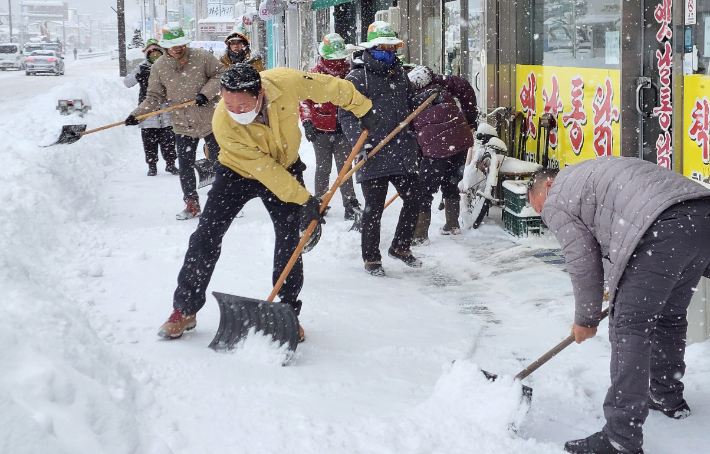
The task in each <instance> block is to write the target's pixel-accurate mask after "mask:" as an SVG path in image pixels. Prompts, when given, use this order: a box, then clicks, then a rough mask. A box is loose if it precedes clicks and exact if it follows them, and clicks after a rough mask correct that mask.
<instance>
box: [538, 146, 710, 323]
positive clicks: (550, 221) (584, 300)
mask: <svg viewBox="0 0 710 454" xmlns="http://www.w3.org/2000/svg"><path fill="white" fill-rule="evenodd" d="M703 197H710V190H708V189H707V188H705V187H704V186H702V185H701V184H699V183H697V182H695V181H693V180H691V179H689V178H686V177H684V176H683V175H681V174H679V173H676V172H673V171H671V170H668V169H664V168H663V167H660V166H658V165H656V164H653V163H650V162H647V161H643V160H641V159H638V158H622V157H618V156H608V157H603V158H596V159H590V160H588V161H583V162H580V163H577V164H573V165H571V166H569V167H565V168H564V169H562V170H560V172H559V174H558V175H557V177H556V178H555V180H554V182H553V183H552V186H551V187H550V191H549V194H548V196H547V200H546V201H545V204H544V205H543V207H542V219H543V220H544V221H545V224H547V226H548V227H549V228H550V230H551V231H552V232H553V233H554V234H555V236H556V237H557V241H559V243H560V246H561V247H562V251H563V252H564V256H565V263H566V265H567V271H568V272H569V275H570V279H571V280H572V288H573V290H574V300H575V318H574V319H575V323H576V324H577V325H580V326H586V327H593V326H597V325H598V324H599V318H600V316H601V310H602V298H603V294H604V277H605V271H606V278H607V281H608V285H609V304H610V305H613V304H614V298H615V296H616V291H617V287H618V285H619V281H620V280H621V276H622V275H623V273H624V269H626V266H627V264H628V263H629V259H630V258H631V256H632V255H633V253H634V250H635V249H636V246H637V245H638V243H639V241H640V240H641V237H643V235H644V233H646V231H647V230H648V228H649V227H650V226H651V224H653V222H654V221H655V220H656V218H658V216H659V215H660V214H661V213H663V211H665V210H666V209H667V208H670V207H671V206H672V205H675V204H677V203H680V202H683V201H686V200H692V199H699V198H703ZM679 235H682V232H679ZM662 260H663V259H662V258H660V257H659V264H660V263H661V262H662ZM706 274H707V271H706Z"/></svg>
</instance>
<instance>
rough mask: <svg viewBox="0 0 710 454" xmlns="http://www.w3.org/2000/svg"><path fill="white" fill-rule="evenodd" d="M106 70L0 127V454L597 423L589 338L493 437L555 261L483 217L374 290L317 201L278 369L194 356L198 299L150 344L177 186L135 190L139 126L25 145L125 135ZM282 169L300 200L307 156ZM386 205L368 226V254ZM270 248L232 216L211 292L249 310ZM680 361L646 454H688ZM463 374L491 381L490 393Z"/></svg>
mask: <svg viewBox="0 0 710 454" xmlns="http://www.w3.org/2000/svg"><path fill="white" fill-rule="evenodd" d="M116 72H117V71H111V72H109V71H104V70H102V71H94V72H88V74H87V75H86V76H84V77H83V78H78V79H76V80H72V81H71V82H68V84H69V85H72V86H76V87H81V88H83V89H85V90H88V91H90V94H91V98H92V102H93V109H92V111H91V112H90V113H89V114H88V115H86V116H85V117H84V119H83V120H82V119H79V118H78V117H60V116H59V114H58V113H57V112H56V111H55V110H54V107H55V105H56V97H55V96H54V93H55V92H56V91H57V90H60V89H66V88H71V86H70V87H67V86H63V87H57V88H55V89H52V91H50V92H49V93H44V94H41V95H38V96H37V97H35V98H34V99H32V100H28V101H23V103H24V105H22V106H20V105H11V106H9V107H10V109H9V110H10V111H11V112H18V113H13V114H7V113H0V124H2V125H3V126H2V137H3V139H4V143H5V146H4V147H3V148H4V153H3V158H4V159H3V166H2V168H0V200H3V210H2V211H3V213H4V214H3V215H2V216H1V218H2V220H1V221H0V287H1V288H2V289H3V292H2V293H3V303H2V305H0V314H2V318H3V321H4V323H3V327H2V328H1V329H0V362H2V364H3V366H4V367H3V368H2V371H0V408H1V409H2V411H0V452H2V453H5V452H7V453H13V454H15V453H39V452H52V453H72V454H74V453H77V454H84V453H86V454H89V453H91V454H95V453H156V454H167V453H176V454H182V453H186V454H187V453H198V452H199V453H224V452H230V453H277V452H301V453H323V454H325V453H329V454H330V453H422V454H423V453H464V452H465V453H471V452H474V453H497V454H498V453H561V452H563V451H562V444H563V443H564V441H566V440H569V439H572V438H580V437H585V436H587V435H589V434H591V433H592V432H596V431H597V430H599V429H600V428H601V427H602V425H603V414H602V406H601V404H602V401H603V399H604V395H605V393H606V388H607V386H608V382H609V379H608V358H609V346H608V341H607V339H606V336H607V331H606V328H605V324H602V328H601V329H600V331H599V335H598V336H597V337H596V338H594V339H592V340H590V341H588V342H585V343H584V344H582V345H576V344H575V345H572V346H571V347H569V348H568V349H567V350H566V351H565V352H563V353H561V354H560V355H559V356H558V357H557V358H555V359H553V360H552V361H551V362H550V363H548V364H547V365H545V366H543V368H541V369H540V370H539V371H537V372H535V373H534V374H533V375H532V376H531V377H530V378H529V379H528V380H527V381H526V384H528V385H530V386H532V387H533V388H534V391H535V393H534V398H533V405H532V408H531V409H530V412H529V413H528V414H527V417H526V419H525V422H524V424H523V425H522V426H521V427H520V429H519V430H518V432H517V433H513V432H511V431H509V429H508V425H509V422H510V421H511V420H512V419H513V417H514V413H515V412H516V410H517V408H518V401H519V397H520V391H519V386H518V385H515V384H513V383H512V382H511V378H510V377H511V376H512V375H515V374H516V373H517V372H519V371H520V370H521V369H522V368H524V367H525V366H526V365H527V364H528V363H530V362H531V361H533V360H534V359H536V358H537V357H538V356H540V355H542V354H543V353H544V352H545V351H547V350H548V349H549V348H551V347H552V346H554V345H555V344H556V343H557V342H559V341H560V340H561V339H563V338H564V337H566V336H567V335H568V334H569V328H570V325H571V320H572V313H573V303H572V294H571V286H570V284H569V280H568V277H567V275H566V273H565V272H564V270H563V268H564V265H561V264H555V263H546V262H545V261H543V258H544V257H543V255H544V253H545V252H547V251H550V250H554V249H556V248H557V243H556V241H555V240H554V238H551V237H549V236H548V237H542V238H537V237H535V238H527V239H520V240H518V239H515V238H513V237H511V236H510V235H508V234H507V233H506V232H505V231H503V229H502V227H501V225H500V212H499V211H497V210H495V209H494V210H492V219H490V220H488V221H486V223H485V224H484V225H483V226H482V227H481V228H480V229H478V230H475V231H465V232H464V234H463V235H462V236H460V237H444V236H440V235H438V233H437V232H438V227H439V226H441V225H443V223H444V219H443V212H438V211H436V212H435V213H434V215H433V218H434V219H433V222H432V228H431V231H430V235H431V238H432V244H431V245H430V246H427V247H424V248H419V249H417V250H416V253H417V254H418V255H420V256H421V258H422V260H423V262H424V267H423V268H422V269H410V268H407V267H406V266H405V265H404V264H402V263H399V262H396V261H394V260H392V259H389V258H387V257H385V259H384V267H385V269H386V271H387V277H386V278H376V277H371V276H369V275H367V274H366V273H365V272H364V269H363V265H362V260H361V258H360V242H359V235H358V234H357V233H355V232H350V231H349V228H350V224H351V223H350V222H346V221H343V220H342V215H343V209H342V206H341V205H340V196H339V194H338V195H336V197H335V198H334V199H333V202H331V206H332V209H331V211H330V213H329V215H328V218H327V224H326V225H325V226H324V233H323V238H322V240H321V242H320V244H319V245H318V246H317V247H316V248H315V249H314V250H313V251H312V252H311V253H309V254H307V255H305V256H304V262H305V277H306V281H305V285H304V289H303V292H302V293H301V299H302V300H303V302H304V306H303V311H302V314H301V320H300V321H301V324H302V325H303V326H304V328H305V330H306V336H307V341H306V342H305V343H303V344H301V345H300V346H299V347H298V351H297V353H296V356H295V357H294V359H293V360H292V362H291V363H290V365H289V366H287V367H281V366H280V362H281V356H280V354H279V352H278V351H277V350H276V349H274V348H273V346H271V345H269V344H268V343H267V342H265V341H264V340H263V339H262V338H259V337H254V338H250V339H248V341H247V342H246V343H245V344H244V345H243V346H241V347H240V348H238V349H237V350H235V351H234V352H232V353H229V354H217V353H215V352H213V351H212V350H210V349H208V348H207V345H208V344H209V342H210V341H211V340H212V338H213V336H214V334H215V332H216V329H217V325H218V321H219V311H218V309H217V305H216V304H215V301H214V299H213V298H212V297H210V298H209V299H208V303H207V305H206V306H205V308H204V309H203V310H202V311H200V313H199V314H198V324H197V329H196V330H194V331H191V332H190V333H188V334H186V335H185V336H184V337H183V338H182V339H180V340H176V341H162V340H160V339H159V338H158V337H157V336H156V332H157V329H158V327H159V326H160V325H161V324H162V323H163V322H164V321H165V319H166V318H167V317H168V315H169V314H170V312H171V310H172V292H173V291H174V287H175V282H176V277H177V273H178V270H179V268H180V266H181V264H182V260H183V257H184V253H185V250H186V247H187V242H188V238H189V236H190V234H191V233H192V231H193V230H194V228H195V226H196V225H197V221H184V222H178V221H175V217H174V215H175V213H176V212H178V211H179V210H180V209H182V201H181V192H180V185H179V182H178V179H177V177H175V176H172V175H169V174H166V173H165V172H163V168H164V163H163V162H162V161H161V163H160V164H159V166H158V169H159V173H158V176H157V177H152V178H149V177H146V176H145V173H146V171H147V166H146V164H145V162H144V158H143V152H142V148H141V143H140V133H139V131H138V129H137V128H126V127H117V128H113V129H110V130H106V131H102V132H99V133H96V134H92V135H89V136H86V137H84V138H82V139H81V140H80V141H79V142H77V143H76V144H73V145H68V146H57V147H51V148H40V147H39V146H38V145H39V144H47V143H50V142H51V141H53V140H54V139H56V137H57V135H58V133H59V131H60V129H61V125H62V124H65V123H67V122H68V120H70V119H71V120H75V122H77V123H87V124H88V126H89V128H92V127H98V126H101V125H104V124H109V123H113V122H116V121H120V120H121V119H122V118H125V116H126V115H127V114H128V113H129V112H130V110H131V109H132V108H133V106H134V105H135V101H136V99H137V92H136V91H134V90H128V89H125V88H124V87H123V84H122V83H121V80H120V78H118V77H117V76H115V75H114V74H115V73H116ZM301 154H302V158H303V160H304V161H305V162H306V164H307V165H309V170H308V171H307V174H306V181H307V185H308V187H309V188H311V187H312V181H313V168H314V165H313V163H314V157H313V152H312V148H311V146H310V144H309V143H308V142H306V141H305V139H304V142H303V144H302V153H301ZM356 188H357V190H358V191H359V188H358V187H357V186H356ZM207 189H208V188H206V189H204V190H201V191H200V195H201V197H202V200H203V201H204V200H206V193H207ZM360 200H362V197H361V196H360ZM437 202H438V199H437ZM399 203H401V202H396V204H395V205H394V206H392V207H390V208H388V209H387V210H386V211H385V215H384V219H383V243H382V244H383V250H385V249H386V247H387V245H388V244H389V241H391V238H392V234H393V230H394V225H395V223H396V216H397V214H398V209H399V206H400V205H398V204H399ZM273 236H274V233H273V229H272V227H271V222H270V221H269V218H268V214H267V213H266V210H265V209H264V208H263V206H262V205H261V204H260V203H259V202H258V201H252V202H250V203H249V204H247V206H246V207H245V210H244V217H241V218H238V219H236V220H235V221H234V223H233V224H232V227H231V229H230V231H229V232H228V234H227V235H226V237H225V239H224V245H223V250H222V256H221V258H220V261H219V263H218V265H217V268H216V271H215V274H214V276H213V279H212V281H211V284H210V288H209V290H210V291H221V292H226V293H233V294H238V295H243V296H249V297H254V298H265V297H266V296H267V295H268V294H269V292H270V290H271V263H272V253H273V242H274V238H273ZM454 360H455V363H452V361H454ZM687 362H688V372H687V375H686V378H685V383H686V399H687V400H688V402H689V404H690V405H691V408H692V409H693V415H692V416H691V417H690V418H689V419H686V420H684V421H672V420H669V419H667V418H666V417H664V416H662V415H659V414H657V413H652V414H651V415H650V417H649V419H648V422H647V424H646V425H645V429H646V430H645V432H646V442H645V450H646V452H647V453H649V454H663V453H669V452H682V453H690V454H692V453H704V452H707V449H708V448H707V446H708V442H709V441H710V437H709V436H708V435H707V430H706V427H708V425H710V386H709V382H710V380H708V377H709V376H710V375H709V374H710V342H705V343H703V344H698V345H693V346H691V347H690V348H689V349H688V355H687ZM479 367H480V368H483V369H486V370H488V371H491V372H495V373H498V374H502V377H501V379H499V380H498V381H497V382H495V383H489V382H487V381H486V380H485V379H484V378H483V375H482V374H481V373H480V371H479Z"/></svg>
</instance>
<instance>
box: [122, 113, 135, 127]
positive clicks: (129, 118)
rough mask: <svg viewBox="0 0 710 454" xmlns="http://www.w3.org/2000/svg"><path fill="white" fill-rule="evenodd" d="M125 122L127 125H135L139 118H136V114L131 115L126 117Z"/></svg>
mask: <svg viewBox="0 0 710 454" xmlns="http://www.w3.org/2000/svg"><path fill="white" fill-rule="evenodd" d="M124 123H125V124H126V126H135V125H137V124H138V120H137V119H136V117H135V115H129V116H127V117H126V120H125V121H124Z"/></svg>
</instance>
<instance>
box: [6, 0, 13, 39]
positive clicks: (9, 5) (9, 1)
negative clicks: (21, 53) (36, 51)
mask: <svg viewBox="0 0 710 454" xmlns="http://www.w3.org/2000/svg"><path fill="white" fill-rule="evenodd" d="M7 7H8V9H9V10H10V13H9V14H10V42H12V0H7Z"/></svg>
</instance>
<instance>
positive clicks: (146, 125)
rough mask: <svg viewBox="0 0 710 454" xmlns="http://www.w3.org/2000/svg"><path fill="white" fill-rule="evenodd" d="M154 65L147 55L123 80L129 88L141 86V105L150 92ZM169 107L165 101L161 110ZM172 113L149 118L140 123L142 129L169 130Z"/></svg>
mask: <svg viewBox="0 0 710 454" xmlns="http://www.w3.org/2000/svg"><path fill="white" fill-rule="evenodd" d="M152 66H153V63H151V62H150V60H148V55H146V57H145V60H144V61H142V62H141V63H140V64H139V65H138V66H136V67H135V68H133V71H131V73H130V74H129V75H127V76H126V77H124V79H123V85H125V86H126V87H128V88H131V87H133V86H135V85H136V84H138V85H139V88H140V90H139V91H138V103H139V104H140V103H141V102H143V100H144V99H145V97H146V93H147V91H148V78H149V77H150V69H151V67H152ZM166 107H168V102H167V101H166V100H163V104H162V105H161V106H160V108H161V109H164V108H166ZM171 113H172V112H165V113H161V114H160V115H156V116H154V117H148V118H146V119H145V120H143V121H141V122H140V128H141V129H156V128H168V127H170V126H172V124H173V123H172V121H171V115H170V114H171Z"/></svg>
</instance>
